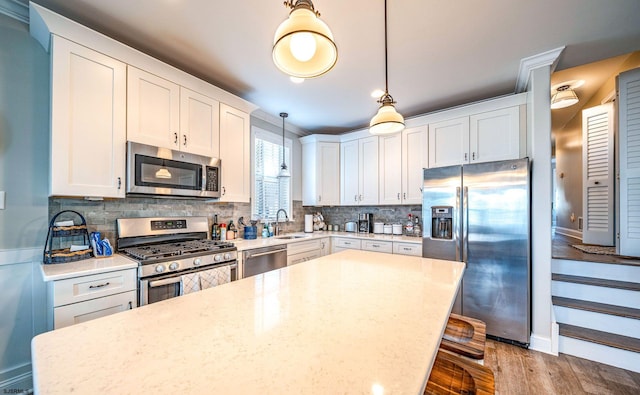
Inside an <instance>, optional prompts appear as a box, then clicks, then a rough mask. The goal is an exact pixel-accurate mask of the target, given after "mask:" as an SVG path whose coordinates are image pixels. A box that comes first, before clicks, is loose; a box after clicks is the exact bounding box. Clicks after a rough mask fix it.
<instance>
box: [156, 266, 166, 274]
mask: <svg viewBox="0 0 640 395" xmlns="http://www.w3.org/2000/svg"><path fill="white" fill-rule="evenodd" d="M162 272H164V266H163V265H158V266H156V273H162Z"/></svg>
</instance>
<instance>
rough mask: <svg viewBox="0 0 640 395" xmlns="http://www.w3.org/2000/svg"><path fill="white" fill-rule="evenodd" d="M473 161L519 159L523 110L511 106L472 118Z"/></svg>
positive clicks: (470, 159) (470, 148)
mask: <svg viewBox="0 0 640 395" xmlns="http://www.w3.org/2000/svg"><path fill="white" fill-rule="evenodd" d="M469 127H470V130H469V150H470V157H469V161H470V162H472V163H473V162H493V161H497V160H507V159H518V158H519V157H520V108H519V107H517V106H516V107H510V108H504V109H500V110H496V111H489V112H485V113H482V114H477V115H472V116H471V117H470V118H469Z"/></svg>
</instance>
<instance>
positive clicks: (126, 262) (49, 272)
mask: <svg viewBox="0 0 640 395" xmlns="http://www.w3.org/2000/svg"><path fill="white" fill-rule="evenodd" d="M137 267H138V262H136V261H133V260H131V259H129V258H126V257H125V256H124V255H119V254H114V255H113V256H111V257H109V258H90V259H83V260H81V261H75V262H69V263H55V264H46V265H45V264H42V265H40V269H41V270H42V278H43V279H44V281H56V280H64V279H67V278H72V277H78V276H88V275H91V274H99V273H106V272H113V271H117V270H124V269H132V268H137Z"/></svg>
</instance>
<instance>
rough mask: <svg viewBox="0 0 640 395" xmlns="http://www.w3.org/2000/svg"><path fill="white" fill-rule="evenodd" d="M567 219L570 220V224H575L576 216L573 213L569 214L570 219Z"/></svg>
mask: <svg viewBox="0 0 640 395" xmlns="http://www.w3.org/2000/svg"><path fill="white" fill-rule="evenodd" d="M569 219H570V220H571V222H576V215H575V214H574V213H571V217H569Z"/></svg>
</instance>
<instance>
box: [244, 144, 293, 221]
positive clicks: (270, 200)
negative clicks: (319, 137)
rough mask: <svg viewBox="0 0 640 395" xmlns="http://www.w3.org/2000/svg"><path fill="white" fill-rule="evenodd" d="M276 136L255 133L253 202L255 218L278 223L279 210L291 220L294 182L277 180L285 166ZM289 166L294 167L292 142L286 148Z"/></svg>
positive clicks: (286, 159)
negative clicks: (281, 167) (292, 183)
mask: <svg viewBox="0 0 640 395" xmlns="http://www.w3.org/2000/svg"><path fill="white" fill-rule="evenodd" d="M275 140H277V138H276V136H275V135H274V134H273V133H256V135H255V142H254V148H255V150H254V152H255V160H254V174H255V185H254V195H255V196H254V199H253V202H254V204H253V217H254V218H259V219H262V220H267V221H275V220H276V214H277V212H278V210H279V209H281V208H283V209H285V210H286V211H287V214H288V215H289V216H291V193H290V191H291V178H290V177H289V178H278V173H279V172H280V164H281V163H282V149H283V147H282V140H280V143H278V142H276V141H275ZM285 145H286V146H285V149H284V154H285V161H286V163H287V166H289V167H290V163H291V159H290V158H291V140H289V141H288V144H285Z"/></svg>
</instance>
